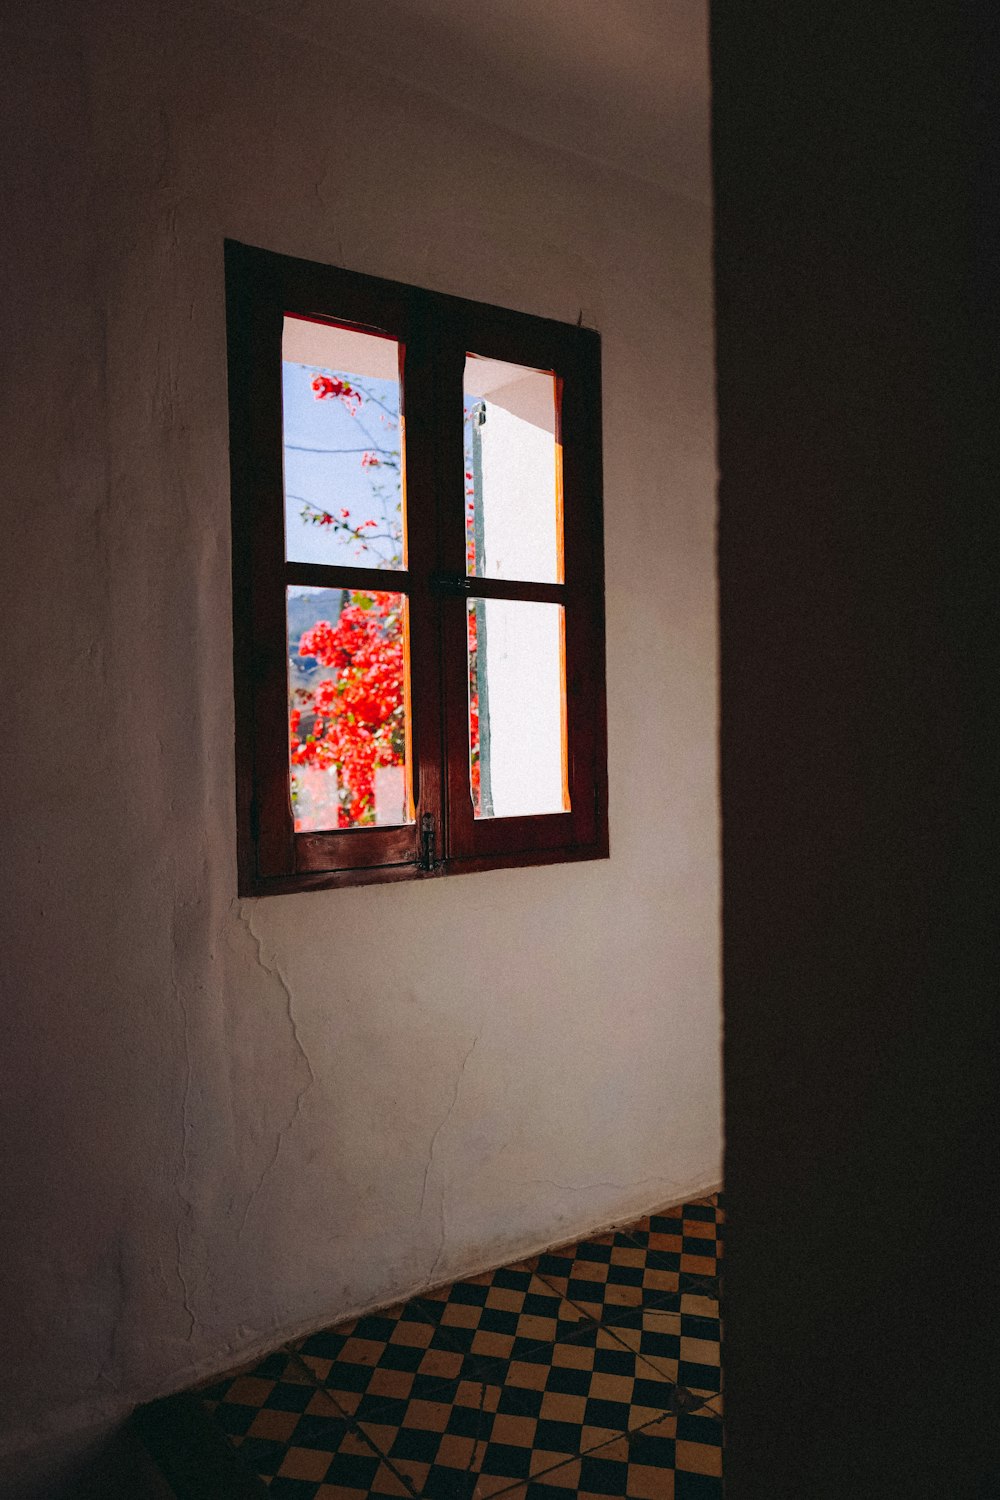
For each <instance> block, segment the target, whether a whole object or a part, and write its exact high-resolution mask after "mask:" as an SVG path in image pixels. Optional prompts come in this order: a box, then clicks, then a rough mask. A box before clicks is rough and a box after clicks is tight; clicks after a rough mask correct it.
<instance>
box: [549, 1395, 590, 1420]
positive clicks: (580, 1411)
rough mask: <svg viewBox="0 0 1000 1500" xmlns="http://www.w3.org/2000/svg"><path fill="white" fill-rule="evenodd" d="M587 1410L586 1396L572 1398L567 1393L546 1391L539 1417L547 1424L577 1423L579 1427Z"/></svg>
mask: <svg viewBox="0 0 1000 1500" xmlns="http://www.w3.org/2000/svg"><path fill="white" fill-rule="evenodd" d="M586 1409H587V1398H586V1397H585V1396H570V1395H567V1394H566V1392H565V1391H546V1392H545V1395H544V1396H543V1397H542V1405H541V1410H540V1412H539V1416H541V1417H543V1418H544V1419H545V1420H546V1421H547V1422H575V1423H577V1424H578V1425H579V1424H580V1423H581V1422H582V1421H583V1416H584V1412H585V1411H586Z"/></svg>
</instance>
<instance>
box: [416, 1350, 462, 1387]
mask: <svg viewBox="0 0 1000 1500" xmlns="http://www.w3.org/2000/svg"><path fill="white" fill-rule="evenodd" d="M462 1360H463V1356H462V1355H461V1354H459V1353H457V1352H456V1353H452V1352H451V1350H450V1349H427V1350H426V1351H425V1352H424V1356H423V1358H422V1359H421V1361H420V1366H419V1370H420V1374H421V1375H438V1376H440V1378H441V1379H442V1380H454V1379H456V1377H457V1376H458V1373H459V1371H460V1370H461V1368H462Z"/></svg>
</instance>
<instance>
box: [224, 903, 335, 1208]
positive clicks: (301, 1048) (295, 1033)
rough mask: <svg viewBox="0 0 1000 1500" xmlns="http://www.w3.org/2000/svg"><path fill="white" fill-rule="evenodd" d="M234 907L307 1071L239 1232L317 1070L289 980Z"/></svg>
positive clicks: (247, 917) (241, 911)
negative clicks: (276, 990)
mask: <svg viewBox="0 0 1000 1500" xmlns="http://www.w3.org/2000/svg"><path fill="white" fill-rule="evenodd" d="M237 910H238V915H239V919H240V921H241V922H242V923H243V925H244V927H245V928H246V930H247V932H248V933H249V934H250V936H251V937H252V938H253V940H254V943H255V945H256V949H257V953H256V959H257V964H258V966H259V967H260V968H261V969H262V970H263V971H264V973H265V974H266V975H267V976H268V978H270V979H274V980H276V981H277V983H278V985H279V986H280V988H281V991H282V994H283V995H284V997H285V1014H286V1016H287V1018H288V1026H289V1030H290V1031H291V1033H292V1040H293V1042H294V1043H295V1049H296V1051H297V1052H298V1054H299V1056H300V1057H301V1059H302V1061H303V1062H304V1063H305V1065H306V1071H307V1073H308V1075H309V1076H308V1078H307V1079H306V1080H305V1082H304V1083H303V1084H302V1086H301V1088H299V1089H298V1090H297V1092H296V1095H295V1101H294V1103H293V1105H292V1109H291V1113H290V1114H289V1116H288V1119H287V1120H286V1121H285V1123H284V1125H281V1126H279V1128H278V1134H277V1137H276V1139H275V1143H274V1152H273V1154H272V1156H271V1159H270V1161H268V1162H267V1163H266V1164H265V1166H264V1169H263V1171H262V1172H261V1174H260V1177H259V1178H258V1181H257V1185H256V1187H255V1188H254V1189H253V1191H252V1193H251V1194H250V1197H249V1198H248V1199H247V1203H246V1207H245V1208H244V1210H243V1218H242V1220H241V1221H240V1231H239V1232H240V1234H242V1233H243V1231H244V1229H245V1228H246V1224H247V1219H248V1218H249V1217H250V1210H251V1209H252V1208H253V1206H254V1203H255V1202H256V1201H257V1198H258V1197H259V1195H260V1192H261V1189H262V1188H263V1186H264V1184H265V1183H266V1181H267V1179H268V1177H269V1176H270V1175H271V1173H272V1171H273V1170H274V1167H275V1165H276V1163H277V1160H278V1157H279V1156H280V1154H281V1147H282V1144H283V1143H284V1140H285V1137H286V1136H287V1135H288V1133H289V1131H291V1130H293V1129H294V1127H295V1125H296V1124H297V1122H298V1118H299V1116H300V1114H301V1113H302V1106H303V1103H304V1102H305V1097H306V1095H307V1094H308V1093H309V1091H310V1089H311V1088H313V1086H314V1085H315V1083H316V1071H315V1069H314V1068H313V1065H312V1060H311V1058H310V1056H309V1053H308V1052H307V1050H306V1047H305V1044H304V1043H303V1040H302V1035H301V1032H300V1031H299V1023H298V1017H297V1016H296V1014H295V1001H294V999H293V997H292V988H291V985H290V984H289V983H288V980H287V979H286V978H285V976H284V974H283V973H282V971H281V966H280V964H279V963H278V962H277V960H275V961H274V962H273V963H268V962H267V961H266V959H265V957H264V940H263V938H262V937H261V936H260V934H259V933H257V932H255V931H254V927H253V918H252V916H251V915H250V914H249V913H248V912H247V911H246V910H245V908H244V907H243V906H242V905H241V906H239V907H238V909H237Z"/></svg>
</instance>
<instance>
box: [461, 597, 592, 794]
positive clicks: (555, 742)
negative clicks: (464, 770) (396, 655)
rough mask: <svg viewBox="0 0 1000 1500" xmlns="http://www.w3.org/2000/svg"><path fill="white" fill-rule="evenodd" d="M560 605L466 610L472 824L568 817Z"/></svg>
mask: <svg viewBox="0 0 1000 1500" xmlns="http://www.w3.org/2000/svg"><path fill="white" fill-rule="evenodd" d="M564 631H565V626H564V611H563V607H562V605H560V604H547V603H545V604H543V603H529V602H524V601H519V600H513V599H473V600H470V601H469V605H468V640H469V650H468V660H469V756H470V774H471V787H472V802H473V807H474V809H475V814H476V817H477V818H510V817H517V816H520V815H523V814H530V813H558V812H567V811H568V810H569V805H570V804H569V791H568V787H567V774H566V707H565V705H566V686H565V647H564V640H565V634H564Z"/></svg>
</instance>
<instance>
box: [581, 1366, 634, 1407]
mask: <svg viewBox="0 0 1000 1500" xmlns="http://www.w3.org/2000/svg"><path fill="white" fill-rule="evenodd" d="M634 1385H635V1381H634V1380H633V1379H632V1377H631V1376H630V1375H606V1374H605V1373H604V1372H603V1371H601V1370H598V1371H595V1373H594V1375H593V1376H592V1377H591V1381H590V1394H591V1396H593V1397H594V1398H595V1399H596V1400H598V1401H622V1402H624V1403H625V1405H626V1406H627V1405H628V1403H629V1402H630V1401H631V1400H632V1388H633V1386H634Z"/></svg>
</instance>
